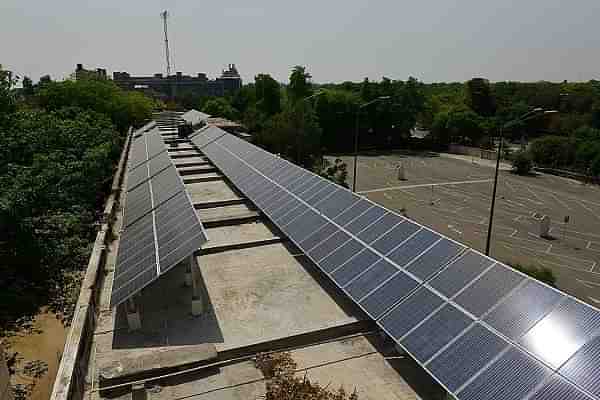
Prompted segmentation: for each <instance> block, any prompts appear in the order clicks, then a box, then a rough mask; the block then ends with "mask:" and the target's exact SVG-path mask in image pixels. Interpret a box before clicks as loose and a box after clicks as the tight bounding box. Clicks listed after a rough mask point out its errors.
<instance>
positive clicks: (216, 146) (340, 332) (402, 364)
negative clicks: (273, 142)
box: [52, 113, 600, 400]
mask: <svg viewBox="0 0 600 400" xmlns="http://www.w3.org/2000/svg"><path fill="white" fill-rule="evenodd" d="M193 114H195V113H192V116H193V117H194V118H195V120H200V119H202V120H203V119H204V117H205V116H201V115H198V114H196V116H194V115H193ZM181 115H183V114H181ZM155 118H156V121H155V122H150V123H148V124H147V125H146V126H144V127H143V128H141V129H138V130H136V131H135V132H133V133H132V134H131V135H130V138H129V141H128V143H129V147H130V149H131V151H129V148H127V147H126V149H125V151H124V152H123V156H122V158H121V162H120V163H119V170H118V172H117V174H116V176H115V181H114V182H113V194H112V196H111V197H110V198H109V200H108V202H107V207H106V209H105V224H103V228H102V231H101V232H100V233H99V236H98V238H97V240H96V245H95V247H94V250H93V253H92V256H91V258H90V264H89V267H88V270H87V272H86V276H85V279H84V283H83V285H82V291H81V295H80V298H79V303H78V304H77V306H76V310H77V312H76V314H75V317H74V320H73V324H72V327H71V334H70V336H69V339H68V341H67V344H66V346H65V353H64V356H63V359H62V362H61V366H60V369H59V376H58V377H57V379H56V384H55V386H54V391H53V394H52V400H79V399H83V398H88V397H90V398H93V399H94V400H100V399H105V398H106V399H115V398H119V399H123V400H124V399H152V400H159V399H160V400H180V399H191V398H194V399H257V398H265V394H266V393H265V392H266V390H267V385H266V380H267V379H266V377H265V376H264V375H263V374H262V371H261V370H259V369H258V368H257V367H256V365H255V362H254V360H255V359H256V357H257V355H259V354H262V353H265V352H281V351H287V352H289V353H290V354H291V357H292V358H293V360H294V361H295V362H296V365H297V369H296V373H297V374H298V375H300V376H303V375H305V374H306V375H307V376H308V378H309V379H311V380H312V381H318V382H319V383H320V384H321V386H328V387H330V388H333V389H337V388H338V387H340V386H343V387H344V388H345V390H346V392H352V391H354V390H356V392H357V393H358V398H359V399H361V400H370V399H373V400H375V399H384V400H385V399H390V400H392V399H396V400H397V399H399V400H416V399H423V400H434V399H435V400H437V399H443V398H448V399H450V398H453V399H458V400H465V399H469V400H470V399H482V400H492V399H499V398H502V399H514V400H525V399H532V400H533V399H535V400H564V399H573V400H580V399H588V400H592V399H594V400H595V399H599V398H600V385H598V382H599V380H598V378H597V370H598V368H599V365H600V352H598V351H597V350H598V348H599V347H600V311H599V310H597V309H596V308H593V307H591V306H589V305H586V304H584V303H581V302H579V301H578V300H576V299H574V298H572V297H570V296H568V295H566V294H564V293H562V292H560V291H558V290H556V289H554V288H550V287H548V286H546V285H544V284H542V283H539V282H537V281H535V280H533V279H531V278H529V277H527V276H526V275H524V274H521V273H520V272H517V271H515V270H513V269H511V268H509V267H508V266H505V265H502V264H500V263H498V262H496V261H495V260H493V259H492V258H489V257H486V256H484V255H482V254H480V253H478V252H476V251H474V250H472V249H470V248H468V247H466V246H464V245H462V244H460V243H458V242H456V241H453V240H451V239H449V238H445V237H443V236H442V235H440V234H438V233H437V232H435V231H433V230H431V229H429V228H427V227H424V226H422V225H419V224H417V223H415V222H414V221H411V220H409V219H407V218H404V217H402V216H401V215H398V214H396V213H394V212H393V211H390V210H388V209H386V208H385V207H383V206H380V205H378V204H376V203H373V202H372V201H370V200H368V199H366V198H364V197H362V196H359V195H357V194H355V193H351V192H350V191H348V190H346V189H344V188H341V187H339V186H337V185H335V184H333V183H331V182H329V181H327V180H325V179H323V178H321V177H319V176H317V175H315V174H313V173H311V172H309V171H306V170H304V169H302V168H300V167H297V166H294V165H293V164H291V163H289V162H287V161H286V160H283V159H281V158H279V157H277V156H275V155H273V154H271V153H268V152H266V151H264V150H262V149H260V148H258V147H256V146H253V145H252V144H249V143H248V142H246V141H244V140H240V139H239V138H238V137H236V136H234V135H231V134H228V133H227V132H225V131H223V130H221V129H219V128H217V127H214V126H204V127H202V128H200V129H198V130H196V131H195V132H194V133H193V134H192V135H191V136H190V137H189V138H181V137H179V135H178V134H177V126H176V122H177V120H178V118H179V114H173V113H167V114H159V115H156V117H155ZM139 166H143V167H142V168H138V167H139ZM161 168H162V169H161ZM167 170H168V171H170V172H169V174H171V175H169V176H166V175H165V176H166V177H167V178H168V179H166V178H165V176H161V174H163V173H164V172H161V171H167ZM151 171H155V172H154V173H153V172H151ZM173 171H176V172H174V174H172V172H173ZM132 182H133V183H132ZM146 186H148V187H149V188H148V190H146V189H145V188H146ZM174 187H178V188H180V189H179V190H181V191H180V192H177V193H176V195H177V196H179V195H180V194H183V196H182V197H181V199H182V201H181V202H179V200H177V201H176V202H175V203H170V202H171V200H170V199H173V198H175V196H176V195H173V196H172V197H169V196H167V193H166V192H164V191H169V190H171V189H172V188H174ZM139 189H143V190H139ZM134 192H135V193H134ZM155 198H156V199H158V201H155V200H154V199H155ZM161 199H162V200H161ZM186 199H187V200H186ZM155 204H157V205H156V206H155ZM170 204H175V205H173V206H171V205H170ZM144 207H146V211H147V212H146V213H145V214H144V213H142V214H141V216H140V209H142V211H143V208H144ZM191 209H193V210H194V213H195V214H196V215H197V217H198V218H195V217H193V218H191V219H190V218H187V217H186V218H181V215H184V214H185V213H186V212H188V211H189V210H191ZM117 210H118V212H117ZM130 213H131V214H132V215H133V213H135V214H137V215H138V218H137V219H133V220H131V218H132V217H131V216H130ZM161 219H162V221H163V222H162V223H159V222H160V221H161ZM128 220H129V221H128ZM199 221H201V224H202V225H203V227H202V230H201V231H202V232H200V231H199V230H197V229H196V228H197V226H198V225H199V224H200V222H199ZM141 223H147V227H149V228H148V229H146V228H145V227H144V226H143V225H140V224H141ZM130 234H131V235H135V240H130V239H127V238H128V235H130ZM162 236H164V237H167V238H168V240H167V241H166V242H165V246H163V245H161V243H160V241H161V239H160V238H161V237H162ZM131 237H133V236H131ZM131 237H129V238H131ZM198 237H201V238H202V240H199V241H198V243H199V244H198V245H196V243H195V242H193V241H194V240H196V238H198ZM112 238H115V239H114V240H112ZM207 239H208V240H207ZM190 242H193V243H191V244H192V245H193V246H190ZM122 252H123V253H122ZM175 253H177V254H179V257H178V258H177V260H179V261H175V259H172V260H171V262H170V263H166V262H165V263H164V264H163V261H162V258H163V256H164V258H165V260H166V259H168V258H169V256H170V255H171V254H175ZM120 254H126V255H125V256H124V257H126V258H125V259H126V260H130V261H131V267H129V266H128V267H127V268H125V265H124V264H123V262H124V261H123V262H122V261H119V259H120V258H119V257H120ZM159 259H160V260H161V261H159V262H157V261H156V260H159ZM121 260H123V259H121ZM163 267H164V268H163ZM124 277H125V278H124ZM116 295H118V299H117V300H115V298H116Z"/></svg>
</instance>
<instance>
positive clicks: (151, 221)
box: [111, 129, 207, 307]
mask: <svg viewBox="0 0 600 400" xmlns="http://www.w3.org/2000/svg"><path fill="white" fill-rule="evenodd" d="M133 164H137V165H135V166H134V165H133ZM126 175H127V189H128V192H127V194H126V197H125V206H124V220H123V227H124V230H123V232H122V233H121V238H120V241H119V249H118V254H117V261H116V265H115V274H114V279H113V289H112V295H111V306H112V307H115V306H117V305H119V304H120V303H122V302H123V301H125V300H127V299H128V298H129V297H130V296H132V295H133V294H135V293H137V292H138V291H140V290H141V289H142V288H144V287H145V286H147V285H149V284H150V283H152V282H153V281H154V280H156V279H157V278H158V277H159V276H160V275H161V274H164V273H165V272H167V271H168V270H170V269H171V268H173V267H174V266H175V265H177V264H178V263H180V262H181V261H182V260H183V259H185V258H186V257H188V256H190V255H191V254H193V253H194V252H195V251H196V250H198V249H199V247H200V246H201V245H202V244H203V243H204V242H206V240H207V238H206V234H205V232H204V228H203V227H202V224H201V222H200V221H199V219H198V216H197V215H196V211H195V210H194V207H193V204H192V203H191V201H190V199H189V197H188V195H187V193H186V192H185V187H184V185H183V182H182V180H181V177H180V176H179V174H178V172H177V170H176V168H175V166H174V165H173V162H172V160H171V158H170V157H169V155H168V153H167V151H166V147H165V145H164V141H163V140H162V137H161V136H160V133H159V130H158V129H153V130H151V131H150V132H148V133H146V134H143V135H141V136H140V137H138V138H136V139H134V140H133V142H132V147H131V150H130V158H129V162H128V169H127V172H126Z"/></svg>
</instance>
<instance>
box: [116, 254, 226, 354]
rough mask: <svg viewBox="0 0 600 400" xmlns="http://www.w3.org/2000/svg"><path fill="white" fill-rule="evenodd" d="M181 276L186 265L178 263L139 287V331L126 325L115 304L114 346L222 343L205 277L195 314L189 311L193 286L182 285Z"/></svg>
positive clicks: (124, 347)
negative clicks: (198, 312)
mask: <svg viewBox="0 0 600 400" xmlns="http://www.w3.org/2000/svg"><path fill="white" fill-rule="evenodd" d="M200 269H202V266H200ZM184 280H185V268H184V267H183V266H181V265H179V266H177V267H175V268H173V269H172V270H171V271H169V272H167V273H166V274H165V275H163V276H161V277H160V278H159V279H158V280H157V281H155V282H154V283H153V284H151V285H150V286H148V287H147V288H146V289H144V290H143V291H142V294H141V296H140V297H139V304H140V309H141V319H142V328H141V329H140V330H138V331H129V330H128V329H127V317H126V315H125V311H124V307H118V308H117V316H116V320H115V325H116V326H115V334H114V336H113V348H114V349H138V348H148V347H165V346H183V345H197V344H204V343H215V344H216V343H223V342H224V338H223V333H222V331H221V328H220V326H219V322H218V320H217V317H216V315H215V310H214V307H213V304H212V302H211V301H210V298H209V296H208V292H207V291H206V285H205V283H204V278H202V280H201V285H200V288H201V291H202V295H203V300H204V313H203V314H202V315H200V316H197V317H196V316H193V315H192V314H191V307H192V304H191V299H192V289H191V287H187V286H185V285H184Z"/></svg>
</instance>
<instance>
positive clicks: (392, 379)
mask: <svg viewBox="0 0 600 400" xmlns="http://www.w3.org/2000/svg"><path fill="white" fill-rule="evenodd" d="M161 131H162V132H161V133H162V134H163V137H164V138H166V139H170V140H173V139H174V138H175V136H174V135H173V133H174V131H173V130H171V129H169V128H168V127H163V128H162V130H161ZM169 155H171V157H172V159H173V160H174V161H175V163H176V166H177V169H178V171H179V173H180V175H181V176H182V178H183V180H184V182H185V183H186V189H187V191H188V193H189V195H190V197H191V199H192V202H193V203H194V207H195V208H196V210H197V213H198V215H199V216H200V218H201V220H202V221H203V223H204V225H205V228H206V233H207V235H208V237H209V241H208V242H207V243H206V245H205V246H204V247H203V249H202V250H199V251H198V252H197V253H196V254H195V256H194V258H195V260H196V262H197V264H198V266H199V271H200V276H201V279H200V285H199V288H198V289H199V290H200V292H201V293H202V296H201V297H202V302H203V312H202V314H201V315H199V316H194V315H192V306H191V303H192V296H193V288H192V287H190V286H189V285H186V279H187V277H186V267H185V265H179V266H177V267H175V268H173V269H172V270H171V271H169V272H168V273H166V274H165V275H163V276H161V277H160V278H159V279H158V280H157V281H155V282H154V283H152V284H151V285H150V286H148V287H146V288H145V289H143V290H142V292H141V294H140V295H139V296H138V297H137V298H136V300H135V301H136V304H137V305H138V307H139V314H140V316H141V328H140V329H137V330H130V326H129V324H128V320H127V315H126V314H127V312H126V308H125V307H124V306H120V307H118V308H117V309H116V310H112V309H110V308H109V300H110V298H109V297H110V292H111V290H110V288H111V284H112V273H113V271H112V266H114V254H115V252H116V247H117V246H118V241H116V242H115V243H114V244H113V248H112V249H111V252H109V256H108V261H107V267H108V271H107V274H106V277H105V279H104V287H103V289H102V291H101V298H100V308H101V310H102V312H101V313H100V316H99V318H98V324H97V327H96V331H95V335H94V342H93V346H92V348H93V350H92V351H91V356H90V357H91V358H90V367H89V371H88V378H87V381H88V382H89V390H90V391H91V393H92V395H93V396H94V397H96V398H103V397H110V398H114V397H123V398H125V397H127V398H132V396H133V397H135V396H136V393H137V392H135V393H134V389H132V388H133V387H132V385H131V384H130V383H131V382H137V381H140V380H142V381H143V382H144V385H143V388H144V389H143V391H144V393H145V396H146V398H150V399H181V398H184V397H188V396H193V397H197V398H202V399H205V398H208V399H213V398H214V399H221V398H227V399H231V398H233V399H236V398H239V399H253V398H260V397H264V393H265V381H264V377H263V375H262V373H261V371H260V370H258V369H257V368H256V367H255V366H254V363H253V361H252V357H254V356H255V355H256V354H257V353H259V352H264V351H278V350H284V349H291V354H292V357H293V359H294V360H295V361H296V362H297V365H298V368H299V370H300V371H298V373H299V374H306V375H307V376H308V377H309V378H310V379H311V380H315V381H318V382H319V383H320V384H321V385H322V386H326V385H330V386H331V387H332V388H337V387H340V386H343V387H344V388H345V389H346V390H347V391H352V390H354V389H356V390H357V392H358V394H359V398H360V399H417V398H438V396H439V395H440V393H441V389H440V388H439V386H438V385H437V384H436V383H435V382H434V381H433V380H432V379H431V378H430V377H429V376H428V375H427V373H426V372H425V371H423V370H422V369H420V368H419V367H418V366H417V365H416V363H415V362H414V361H412V360H411V359H410V358H408V357H407V358H398V353H397V351H396V350H395V348H394V346H393V344H392V342H391V341H386V340H384V339H383V337H382V336H380V335H379V332H378V330H377V329H376V328H375V326H374V324H373V323H372V322H371V321H370V320H369V319H368V318H367V317H366V316H365V315H364V314H363V312H362V311H361V310H360V309H358V307H357V306H355V305H354V304H353V303H352V302H351V301H350V300H349V299H348V298H347V297H346V296H345V295H343V294H342V293H340V291H339V289H337V288H336V287H335V286H334V285H333V284H332V283H331V282H330V281H329V280H328V279H327V278H326V277H324V276H323V275H322V274H321V273H320V272H319V270H318V269H317V268H316V266H315V265H314V264H312V262H311V261H310V260H309V259H308V258H306V257H305V256H303V254H302V253H301V252H300V251H299V250H298V249H297V248H296V247H295V246H293V245H292V244H291V243H290V242H289V241H288V240H287V239H286V237H285V235H283V234H282V233H281V232H280V231H278V229H277V228H275V227H274V225H272V224H271V222H270V221H269V220H268V218H266V217H265V216H264V215H262V214H261V213H260V212H259V211H258V210H257V209H256V208H255V207H254V206H253V205H252V204H251V203H250V202H249V201H248V200H247V199H245V198H244V197H243V195H241V194H240V192H239V191H238V190H237V189H236V188H235V187H234V186H233V185H232V184H231V183H230V182H228V181H227V180H225V179H224V178H223V176H222V174H220V173H219V171H217V170H216V169H215V167H214V166H212V165H211V164H210V163H209V162H208V160H207V159H206V158H205V157H203V156H202V155H201V153H200V151H199V150H198V149H196V148H194V146H193V145H191V143H186V142H185V141H181V143H180V144H179V145H178V146H177V148H176V149H170V150H169ZM117 226H118V224H117ZM173 371H177V372H175V375H167V376H165V374H173V373H174V372H173ZM115 385H117V387H114V386H115ZM99 387H100V388H102V390H101V391H99V390H98V388H99ZM417 393H419V394H417ZM200 395H202V396H200Z"/></svg>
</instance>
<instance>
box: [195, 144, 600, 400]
mask: <svg viewBox="0 0 600 400" xmlns="http://www.w3.org/2000/svg"><path fill="white" fill-rule="evenodd" d="M202 150H203V152H204V153H205V155H206V156H207V157H208V158H209V159H210V160H211V161H212V162H213V163H214V164H215V165H216V166H217V167H218V168H219V169H221V171H222V172H223V173H224V174H225V175H226V176H227V177H228V178H229V179H230V180H231V181H232V182H233V184H234V185H236V186H237V187H238V188H239V189H240V190H241V191H242V192H243V193H244V194H245V195H246V196H247V197H248V198H249V199H250V200H251V201H253V202H254V203H255V204H256V205H257V206H258V207H259V208H260V209H261V210H262V211H263V212H264V213H265V214H266V215H267V216H269V217H270V218H271V220H272V221H273V222H274V224H275V225H276V226H277V227H278V228H279V229H281V230H282V231H283V233H285V234H286V235H287V236H288V237H289V238H290V239H291V240H292V241H293V242H294V243H295V244H296V245H297V246H298V247H299V248H300V249H301V250H302V251H304V253H305V254H306V255H307V256H308V257H309V258H310V259H311V260H312V261H313V262H314V263H315V264H316V266H317V267H318V268H320V269H321V270H322V271H323V273H325V274H326V275H327V276H329V277H330V278H331V280H332V281H333V282H334V283H335V284H336V285H337V286H338V287H339V288H340V290H342V291H343V292H344V293H346V294H347V295H348V296H349V297H350V298H351V299H352V300H353V301H354V302H355V303H356V304H357V305H359V306H360V308H362V309H363V310H364V311H365V312H366V313H367V314H368V315H369V316H371V318H373V319H374V320H375V321H377V323H378V325H379V326H380V327H382V328H383V330H384V331H385V332H386V333H387V334H388V335H389V336H391V337H392V338H393V339H394V340H395V341H396V342H397V343H398V344H399V345H400V346H402V347H403V348H405V349H406V350H407V351H408V352H409V353H410V354H411V355H412V356H413V357H415V358H416V360H417V361H418V362H419V363H421V365H423V366H424V367H425V368H427V369H428V370H429V371H430V373H431V374H432V376H433V377H434V378H435V379H437V380H438V381H439V382H440V383H441V384H442V385H444V386H445V387H447V388H449V390H450V391H451V392H452V394H453V395H454V396H455V397H457V398H458V399H460V400H464V399H476V398H477V399H479V398H481V399H492V398H497V399H521V398H526V397H527V396H530V395H533V394H536V393H539V394H540V396H542V395H544V396H546V394H543V393H546V392H542V391H540V389H543V387H544V385H546V383H547V381H548V380H547V378H549V377H550V374H552V373H554V374H556V373H557V369H558V368H559V367H560V365H562V364H564V362H565V361H567V360H570V359H572V360H578V362H579V363H580V365H581V366H571V367H570V368H571V369H567V368H566V366H567V365H569V364H568V363H567V364H565V369H564V371H563V372H564V374H565V375H567V374H569V373H570V374H578V376H579V377H583V376H585V375H586V372H585V370H586V368H585V367H584V365H587V364H586V363H589V365H593V366H594V367H595V366H597V365H598V361H597V353H596V347H594V346H598V345H596V344H592V339H593V338H594V337H595V336H594V335H596V336H598V334H599V333H600V326H598V321H600V314H599V313H598V311H597V310H595V309H593V308H591V307H588V306H587V305H583V304H581V303H578V302H575V301H574V300H572V299H568V300H565V299H567V298H566V297H565V296H564V295H563V294H561V293H560V292H557V291H555V290H554V289H551V288H549V287H547V286H545V285H542V284H539V283H537V282H534V281H533V280H531V279H529V278H527V277H525V276H524V275H523V274H521V273H518V272H515V271H514V270H512V269H510V268H508V267H506V266H504V265H501V264H499V263H496V262H495V261H494V260H492V259H490V258H489V257H485V256H483V255H481V254H479V253H477V252H476V251H473V250H470V249H467V248H466V247H465V246H462V245H460V244H458V243H456V242H454V241H452V240H450V239H448V238H444V237H442V236H441V235H439V234H437V233H436V232H433V231H431V230H429V229H427V228H424V227H422V226H420V225H419V224H416V223H414V222H413V221H409V220H407V219H406V218H404V217H402V216H400V215H397V214H395V213H393V212H390V211H388V210H386V209H385V208H383V207H380V206H378V205H376V204H374V203H372V202H370V201H369V200H367V199H364V198H361V197H360V196H357V195H355V194H353V193H351V192H350V191H348V190H346V189H344V188H341V187H340V186H336V185H333V184H332V183H331V182H329V181H326V180H324V179H323V178H321V177H319V176H317V175H315V174H312V173H310V172H308V171H305V170H302V169H301V168H299V167H297V166H295V165H293V164H291V163H289V162H288V161H286V160H284V159H281V158H278V157H276V156H274V155H272V154H270V153H268V152H266V151H264V150H262V149H260V148H257V147H256V146H253V145H251V144H249V143H247V142H245V141H242V140H240V139H238V138H236V137H234V136H233V135H229V134H223V135H222V136H220V137H217V138H216V139H214V140H213V141H212V142H210V143H208V144H206V145H205V146H204V147H203V149H202ZM570 301H571V302H574V303H576V304H575V305H571V306H570V307H571V308H570V309H569V310H566V309H565V310H562V308H564V307H566V304H567V303H569V302H570ZM532 302H534V303H535V304H534V305H531V306H528V304H530V303H532ZM579 308H581V309H579ZM568 312H570V313H571V315H570V316H567V315H563V314H564V313H568ZM597 320H598V321H597ZM550 326H558V327H559V328H560V329H550V328H549V327H550ZM567 326H568V327H567ZM548 332H549V334H548V335H546V336H544V335H542V334H543V333H548ZM561 335H562V336H561ZM544 337H545V338H546V340H545V341H544V340H542V338H544ZM547 338H551V340H550V341H548V339H547ZM517 341H518V342H517ZM563 342H564V343H563ZM542 343H545V347H546V350H542V348H543V347H544V346H541V344H542ZM548 343H551V344H548ZM556 344H558V346H557V345H556ZM540 346H541V347H540ZM548 349H551V350H548ZM579 356H581V360H582V361H579V359H578V357H579ZM587 360H590V361H587ZM575 362H576V361H573V363H575ZM511 364H514V365H515V368H514V369H511V368H510V365H511ZM572 370H574V371H578V372H575V373H573V372H570V371H572ZM590 371H591V369H590ZM500 375H501V376H500ZM589 376H590V378H587V379H589V380H590V381H592V380H593V378H591V376H592V375H591V373H590V374H589ZM568 379H570V380H571V383H573V382H574V381H575V380H574V379H573V378H570V377H569V378H568ZM583 384H587V385H588V387H589V388H590V389H588V390H590V391H592V392H593V391H594V390H595V389H594V387H593V386H592V385H590V383H585V380H584V379H583V378H582V380H581V385H583ZM503 386H505V387H507V386H510V387H508V388H507V389H505V388H502V389H498V388H501V387H503ZM567 386H569V385H567ZM559 389H560V390H567V389H564V388H549V389H548V390H549V391H548V392H547V393H563V392H560V390H559ZM576 389H577V393H580V388H576ZM569 390H570V389H569ZM564 393H570V392H568V391H567V392H564ZM542 398H546V397H540V399H542ZM557 398H560V397H557Z"/></svg>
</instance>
